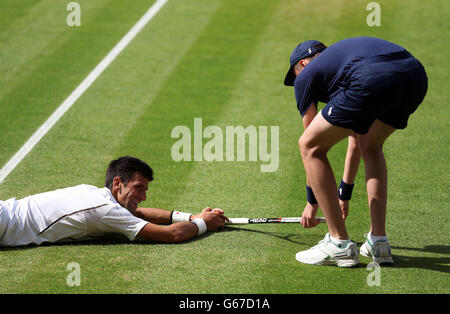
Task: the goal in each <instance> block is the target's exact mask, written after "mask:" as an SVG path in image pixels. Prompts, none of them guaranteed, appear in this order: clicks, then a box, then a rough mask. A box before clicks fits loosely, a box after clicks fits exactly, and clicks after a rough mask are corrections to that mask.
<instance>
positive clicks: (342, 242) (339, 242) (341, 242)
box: [330, 235, 350, 246]
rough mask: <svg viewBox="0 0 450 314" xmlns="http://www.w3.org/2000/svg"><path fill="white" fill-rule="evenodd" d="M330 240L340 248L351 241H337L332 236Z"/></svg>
mask: <svg viewBox="0 0 450 314" xmlns="http://www.w3.org/2000/svg"><path fill="white" fill-rule="evenodd" d="M330 240H331V242H333V243H334V244H336V245H337V246H340V245H341V244H344V243H346V242H348V241H350V239H347V240H341V239H336V238H334V237H332V236H331V235H330Z"/></svg>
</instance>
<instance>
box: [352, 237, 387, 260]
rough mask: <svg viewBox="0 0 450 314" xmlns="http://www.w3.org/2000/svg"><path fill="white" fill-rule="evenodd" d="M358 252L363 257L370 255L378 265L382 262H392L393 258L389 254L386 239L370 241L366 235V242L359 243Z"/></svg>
mask: <svg viewBox="0 0 450 314" xmlns="http://www.w3.org/2000/svg"><path fill="white" fill-rule="evenodd" d="M359 253H360V254H361V255H362V256H365V257H369V258H370V257H371V258H372V259H373V261H374V262H375V263H377V264H379V265H382V264H394V259H393V258H392V255H391V246H390V245H389V242H388V240H387V239H386V240H384V241H377V242H375V243H373V244H372V243H371V242H370V241H369V238H368V237H367V236H366V242H364V244H363V245H361V249H360V250H359Z"/></svg>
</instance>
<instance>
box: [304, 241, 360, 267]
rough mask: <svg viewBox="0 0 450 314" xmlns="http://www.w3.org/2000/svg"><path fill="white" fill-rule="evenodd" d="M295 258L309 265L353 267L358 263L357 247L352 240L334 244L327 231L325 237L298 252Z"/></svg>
mask: <svg viewBox="0 0 450 314" xmlns="http://www.w3.org/2000/svg"><path fill="white" fill-rule="evenodd" d="M295 259H296V260H297V261H299V262H301V263H304V264H311V265H337V266H339V267H354V266H356V265H358V264H359V259H358V248H357V246H356V243H355V242H353V241H350V240H349V241H347V242H345V243H343V244H340V245H336V244H334V243H333V242H332V241H331V239H330V234H329V233H327V234H326V235H325V238H324V239H323V240H321V241H320V242H319V243H318V244H317V245H315V246H313V247H312V248H310V249H309V250H306V251H301V252H298V253H297V254H296V255H295Z"/></svg>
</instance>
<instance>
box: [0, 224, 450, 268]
mask: <svg viewBox="0 0 450 314" xmlns="http://www.w3.org/2000/svg"><path fill="white" fill-rule="evenodd" d="M223 232H252V233H258V234H262V235H266V236H270V237H275V238H277V239H281V240H285V241H288V242H291V243H295V244H299V245H311V243H310V242H309V243H302V242H300V241H298V240H296V238H298V237H301V235H300V234H299V233H282V232H267V231H261V230H255V229H248V228H241V227H234V226H233V227H230V228H224V229H223V230H221V231H219V232H218V233H223ZM212 234H213V233H211V232H208V233H205V234H203V235H201V236H199V237H195V238H193V239H191V240H188V241H185V242H182V243H179V244H176V245H183V244H187V243H191V242H194V241H199V240H202V239H204V238H207V237H209V236H210V235H212ZM314 236H315V235H311V234H309V235H308V238H309V239H310V238H311V237H314ZM317 238H318V239H317V241H319V240H320V239H321V236H317ZM319 238H320V239H319ZM134 244H140V245H167V243H158V242H153V241H149V240H144V239H136V240H134V241H130V240H129V239H128V238H126V237H125V236H123V235H120V234H111V235H107V236H104V237H102V238H99V239H95V240H88V241H76V242H61V243H44V244H42V245H40V246H37V245H27V246H17V247H0V252H3V251H14V250H33V249H38V248H39V247H50V246H82V245H85V246H90V245H134ZM361 244H362V243H357V245H358V247H360V246H361ZM391 249H392V250H393V253H394V254H393V257H394V261H395V264H394V265H392V266H389V267H392V268H421V269H428V270H433V271H439V272H443V273H446V274H449V273H450V265H449V264H450V246H446V245H427V246H425V247H423V248H414V247H403V246H391ZM396 250H406V251H414V252H418V253H419V254H420V253H428V254H429V253H434V254H444V255H446V256H444V257H442V256H438V257H428V256H405V255H397V254H395V251H396ZM361 265H363V264H361Z"/></svg>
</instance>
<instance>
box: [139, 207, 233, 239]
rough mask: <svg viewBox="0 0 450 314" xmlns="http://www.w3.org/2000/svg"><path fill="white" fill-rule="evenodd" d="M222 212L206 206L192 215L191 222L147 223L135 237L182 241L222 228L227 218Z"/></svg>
mask: <svg viewBox="0 0 450 314" xmlns="http://www.w3.org/2000/svg"><path fill="white" fill-rule="evenodd" d="M162 211H164V210H162ZM167 212H169V213H171V212H170V211H167ZM223 213H224V212H223V211H222V210H221V209H218V208H216V209H214V210H212V209H211V208H209V207H206V208H205V209H204V210H203V211H202V212H201V213H200V214H198V215H192V217H191V219H192V222H178V223H173V224H171V225H168V226H167V225H158V224H154V223H148V224H146V225H145V226H144V227H143V228H142V229H141V230H140V231H139V233H138V234H137V237H139V238H143V239H147V240H152V241H156V242H163V243H179V242H183V241H186V240H189V239H192V238H193V237H195V236H197V235H200V234H203V233H204V232H206V231H217V230H218V229H220V228H223V226H224V224H225V221H226V220H227V217H225V216H224V215H223ZM160 214H164V213H162V212H160ZM169 219H170V218H169Z"/></svg>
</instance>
